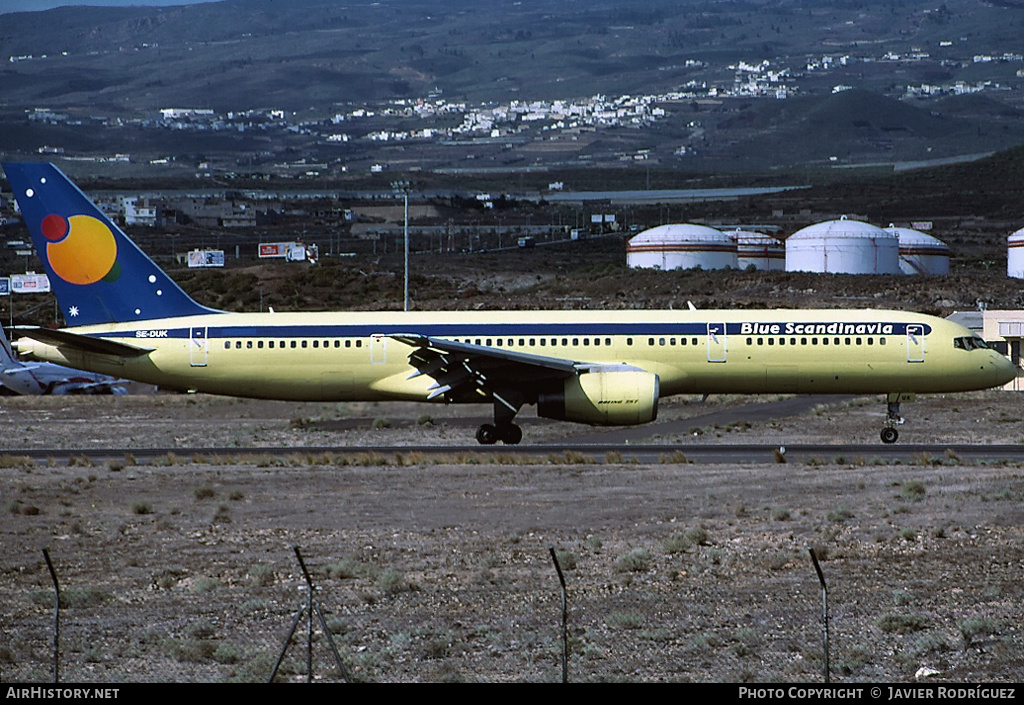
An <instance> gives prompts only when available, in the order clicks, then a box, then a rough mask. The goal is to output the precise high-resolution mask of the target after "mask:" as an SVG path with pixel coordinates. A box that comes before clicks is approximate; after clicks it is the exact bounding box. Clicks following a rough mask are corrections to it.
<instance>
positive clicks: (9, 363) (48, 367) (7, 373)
mask: <svg viewBox="0 0 1024 705" xmlns="http://www.w3.org/2000/svg"><path fill="white" fill-rule="evenodd" d="M119 382H120V380H116V379H114V378H113V377H108V376H106V375H99V374H94V373H91V372H82V371H81V370H73V369H71V368H69V367H62V366H60V365H54V364H52V363H49V362H36V363H24V362H21V361H20V360H18V359H16V358H15V357H14V352H13V351H12V350H11V344H10V342H9V341H8V340H7V335H6V334H5V333H4V330H3V328H0V388H3V389H5V390H7V391H8V392H10V393H12V394H22V395H33V394H54V395H64V394H118V395H120V394H127V392H128V390H127V389H126V388H125V387H124V385H123V384H120V383H119Z"/></svg>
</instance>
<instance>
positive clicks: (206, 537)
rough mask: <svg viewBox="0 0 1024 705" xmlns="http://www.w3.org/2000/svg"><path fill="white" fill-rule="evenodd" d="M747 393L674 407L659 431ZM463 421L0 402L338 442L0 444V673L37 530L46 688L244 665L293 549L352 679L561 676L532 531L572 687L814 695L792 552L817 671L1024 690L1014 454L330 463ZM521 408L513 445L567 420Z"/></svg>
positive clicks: (263, 661)
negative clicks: (102, 451)
mask: <svg viewBox="0 0 1024 705" xmlns="http://www.w3.org/2000/svg"><path fill="white" fill-rule="evenodd" d="M1017 399H1018V398H1017V397H1016V396H1014V395H1011V394H1008V393H1001V392H985V393H978V394H964V395H949V396H944V397H927V398H922V399H921V400H920V401H919V402H917V403H916V404H914V405H906V406H905V407H904V414H905V415H906V416H907V417H908V421H907V424H906V426H905V428H904V431H903V432H904V433H905V434H908V437H910V436H914V437H915V440H918V437H919V439H920V440H921V441H935V442H943V441H948V442H950V443H953V442H981V443H984V442H1012V443H1016V442H1019V441H1020V439H1021V437H1022V436H1024V430H1022V421H1021V418H1020V416H1021V414H1020V411H1019V401H1017ZM745 401H748V400H743V399H741V398H721V399H715V398H712V399H711V400H709V401H708V403H707V404H700V403H698V402H697V401H695V400H688V399H682V400H678V401H676V402H673V403H671V404H666V405H665V408H664V409H663V413H662V414H660V415H659V420H660V421H661V420H665V421H675V420H682V419H686V418H688V417H690V416H693V417H696V416H700V415H702V414H705V413H707V412H708V410H709V409H717V408H729V407H731V406H733V407H737V408H738V407H740V406H741V405H742V404H743V403H745ZM428 412H429V413H430V416H431V420H430V422H429V423H428V422H427V421H426V419H425V418H424V416H423V415H424V414H425V413H428ZM485 413H486V409H484V408H480V409H476V408H459V407H436V408H435V407H423V406H416V405H404V404H392V405H381V404H359V405H356V404H353V405H333V404H330V405H326V404H289V403H274V402H257V401H241V400H232V399H219V398H213V397H203V396H171V395H149V396H133V397H119V398H36V399H28V398H11V399H4V400H3V403H2V404H0V438H3V439H4V440H3V443H4V445H5V447H6V448H8V449H10V448H30V447H31V448H54V449H56V448H62V447H65V448H66V447H75V448H88V447H100V446H105V445H123V446H136V447H147V446H149V447H176V446H177V447H187V446H192V445H208V446H215V445H216V446H232V445H237V446H239V447H245V446H250V445H261V444H262V445H285V444H294V445H296V446H301V445H322V444H334V445H335V446H337V447H338V451H337V452H335V453H332V454H328V455H313V454H308V453H303V452H302V451H301V449H300V448H297V451H296V453H295V454H294V455H291V456H288V457H284V458H276V457H270V456H266V455H259V454H256V453H253V452H249V451H240V452H239V453H238V454H234V455H230V454H229V455H221V456H219V457H216V458H215V457H212V456H203V455H196V456H189V457H183V456H177V455H168V456H167V457H164V458H160V459H158V460H157V461H156V462H154V463H152V464H147V465H141V464H133V463H132V459H131V457H126V459H125V460H124V461H115V462H107V463H104V464H90V461H89V460H88V459H87V458H83V459H81V460H76V462H75V463H74V464H72V465H70V466H65V465H62V464H57V463H46V462H42V463H31V462H28V461H25V460H21V459H18V458H16V457H11V456H7V457H3V456H0V460H2V461H3V463H2V464H3V466H4V467H3V468H0V498H2V503H0V504H2V506H0V536H2V541H0V576H2V577H0V624H2V625H3V629H2V632H0V679H2V680H4V681H8V682H12V681H14V682H17V681H41V680H47V679H49V678H51V677H52V673H51V665H50V648H51V647H50V628H51V622H52V598H51V597H50V579H49V576H48V574H47V571H46V566H45V562H44V559H43V554H42V549H43V548H44V547H47V548H48V550H49V553H50V556H51V557H52V559H53V562H54V565H55V566H56V569H57V570H58V572H59V576H60V580H61V585H62V588H63V590H64V597H65V601H66V603H67V606H66V608H65V609H64V610H63V612H62V614H63V617H62V630H61V664H62V665H61V669H62V672H61V679H62V680H64V681H82V682H124V681H231V680H265V679H266V678H267V677H268V675H269V673H270V670H271V668H272V666H273V664H274V661H275V659H276V657H277V655H278V653H279V651H280V649H281V645H282V642H283V640H284V638H285V636H286V635H287V633H288V630H289V627H290V626H291V623H292V620H293V617H294V615H295V613H296V612H297V610H298V609H299V608H300V607H301V606H302V605H303V604H304V603H305V600H306V598H307V595H308V592H307V590H306V588H305V583H304V580H303V579H302V576H301V572H300V570H299V566H298V562H297V559H296V556H295V549H294V547H296V546H297V547H299V550H300V551H301V553H302V555H303V557H304V559H305V561H306V563H307V565H308V567H309V569H310V571H311V573H312V576H313V581H314V583H315V586H316V591H315V593H314V594H315V599H316V600H317V602H318V603H319V604H320V605H321V606H322V608H323V610H324V612H325V613H326V621H327V624H328V628H329V631H330V632H331V634H332V635H333V640H334V641H335V643H336V644H337V646H338V649H339V652H340V654H341V656H342V658H343V659H344V661H345V663H346V666H347V669H348V671H349V672H350V673H351V675H352V677H353V678H356V679H359V680H371V681H401V682H411V681H555V680H558V679H559V678H560V673H561V671H560V663H559V656H560V642H559V637H560V631H559V615H560V597H559V583H558V579H557V576H556V573H555V570H554V567H553V562H552V560H551V556H550V548H552V547H554V548H555V549H557V550H558V551H559V556H560V562H561V564H562V566H563V568H564V569H565V575H566V580H567V583H568V600H569V629H570V648H571V656H570V660H569V677H570V679H571V680H574V681H819V682H820V681H821V679H822V668H823V656H822V648H821V624H820V610H821V599H820V593H819V586H818V583H817V578H816V576H815V573H814V570H813V568H812V566H811V562H810V560H809V553H808V550H807V548H808V546H813V547H815V551H816V553H817V554H818V556H819V557H820V558H821V559H822V569H823V571H824V574H825V577H826V579H827V580H828V581H829V606H830V616H831V649H830V670H831V675H832V680H833V682H862V681H908V680H914V679H915V678H919V679H923V680H926V681H957V682H971V683H977V682H985V681H1007V682H1012V681H1019V680H1021V678H1022V677H1024V641H1022V635H1021V633H1020V627H1019V622H1020V620H1019V615H1020V603H1021V600H1022V597H1024V595H1022V592H1024V588H1022V587H1021V583H1020V579H1019V577H1020V573H1021V568H1022V563H1024V552H1022V546H1024V544H1022V541H1021V539H1022V536H1021V533H1022V528H1021V527H1022V520H1024V510H1021V509H1020V502H1021V499H1022V497H1024V479H1022V467H1021V465H1015V464H999V465H995V464H992V465H972V466H968V465H965V464H963V463H962V462H960V461H959V459H958V458H956V457H955V456H954V455H953V454H946V455H943V456H939V457H934V458H933V457H922V458H920V459H919V460H918V461H917V462H915V463H912V464H905V465H888V464H882V463H881V462H880V461H877V460H873V459H870V458H868V459H861V458H852V459H843V458H838V457H832V458H825V457H822V458H812V459H808V460H806V461H805V462H804V463H802V464H794V463H792V462H791V463H788V464H774V465H738V466H732V465H694V464H687V463H685V462H679V461H682V459H681V458H678V457H676V458H666V459H665V461H666V462H663V463H661V464H657V465H640V464H634V463H631V462H628V458H616V457H609V458H608V459H607V461H606V462H599V463H587V462H582V459H580V458H575V457H572V456H566V457H565V458H564V460H558V461H552V460H548V461H547V462H539V461H537V460H529V459H525V458H523V457H522V456H517V455H516V454H515V453H514V452H510V453H508V454H507V455H500V456H498V457H495V458H494V459H493V460H492V461H490V462H488V463H486V464H484V463H474V462H468V461H467V462H456V461H455V459H453V458H450V457H446V456H445V455H444V454H440V455H438V456H436V457H430V456H424V455H421V454H416V453H407V454H402V455H398V456H394V457H384V456H382V455H365V454H356V453H346V452H345V451H344V447H345V446H351V445H362V444H372V443H377V444H394V443H403V442H407V443H420V442H424V441H426V442H436V443H438V444H442V445H444V444H461V443H466V442H469V441H470V439H471V436H472V433H473V431H474V429H475V425H476V423H477V422H478V421H477V420H475V419H469V418H468V417H473V416H483V415H484V414H485ZM883 413H884V405H883V404H882V402H881V400H879V399H867V400H846V401H843V402H842V403H840V404H838V405H835V406H823V407H819V408H816V409H814V410H812V411H811V412H809V413H807V414H804V415H801V416H799V417H793V418H787V419H777V420H774V421H771V422H768V423H765V424H760V425H757V426H754V425H748V424H745V423H742V422H738V423H734V424H728V425H725V426H722V427H714V426H708V427H697V428H695V429H692V430H689V429H688V431H687V433H686V434H685V439H686V441H687V442H694V441H695V440H696V441H697V442H702V443H705V442H706V443H712V442H720V443H721V442H729V443H732V442H737V443H740V442H741V443H749V442H758V441H766V442H772V443H775V442H778V441H781V440H784V441H785V442H788V443H798V442H801V441H804V440H806V441H825V442H830V441H835V442H847V441H850V440H870V439H874V438H875V437H876V434H877V427H878V425H879V424H880V422H881V419H882V416H883ZM384 420H386V421H387V424H385V423H384ZM524 425H525V426H526V430H527V433H528V435H529V437H530V438H551V439H553V438H558V437H565V436H566V435H567V434H569V433H572V432H577V431H578V432H580V433H582V432H586V431H587V430H586V429H579V428H578V427H573V426H568V425H564V424H549V423H547V422H544V421H536V422H534V421H531V420H529V419H527V423H526V424H524ZM373 426H376V428H374V427H373ZM650 429H652V432H653V433H655V434H656V433H657V429H656V427H650ZM694 434H696V435H694ZM656 440H658V441H659V442H662V441H664V440H668V439H665V438H657V439H656ZM303 625H304V622H303ZM299 633H300V634H302V635H304V634H305V626H301V627H300V629H299ZM299 642H301V643H299ZM325 642H326V639H325V638H324V637H323V635H322V633H321V632H320V631H319V630H318V631H317V634H316V643H315V647H314V661H313V676H314V677H315V678H317V679H322V680H338V679H339V678H340V677H341V674H340V672H339V671H338V670H337V668H336V667H334V666H333V665H332V664H331V659H330V650H329V649H328V647H327V645H326V643H325ZM304 643H305V642H304V636H303V638H302V639H298V640H297V641H296V642H295V643H293V644H292V645H291V646H290V648H289V649H288V651H287V654H286V657H285V659H284V662H283V668H282V671H281V673H280V675H279V676H278V678H279V679H284V680H302V679H304V678H305V676H304V675H303V674H304V673H305V672H306V665H305V656H304V653H303V648H302V645H303V644H304Z"/></svg>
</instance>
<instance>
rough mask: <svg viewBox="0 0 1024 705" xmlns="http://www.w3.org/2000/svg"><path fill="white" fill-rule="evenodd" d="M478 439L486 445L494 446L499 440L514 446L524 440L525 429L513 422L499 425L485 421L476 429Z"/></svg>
mask: <svg viewBox="0 0 1024 705" xmlns="http://www.w3.org/2000/svg"><path fill="white" fill-rule="evenodd" d="M476 440H477V442H478V443H480V445H485V446H492V445H494V444H495V443H497V442H498V441H501V442H502V443H504V444H505V445H507V446H514V445H516V444H517V443H519V441H521V440H523V429H521V428H519V426H517V425H516V424H514V423H512V422H508V423H500V424H497V425H495V424H489V423H485V424H484V425H482V426H481V427H480V428H478V429H477V430H476Z"/></svg>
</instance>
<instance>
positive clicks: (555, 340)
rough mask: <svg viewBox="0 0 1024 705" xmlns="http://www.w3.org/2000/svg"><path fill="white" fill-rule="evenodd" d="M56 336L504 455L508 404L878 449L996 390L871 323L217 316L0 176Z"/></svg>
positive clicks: (1008, 369) (545, 315)
mask: <svg viewBox="0 0 1024 705" xmlns="http://www.w3.org/2000/svg"><path fill="white" fill-rule="evenodd" d="M4 171H5V172H6V175H7V178H8V181H9V182H10V184H11V187H12V189H13V190H14V194H15V197H16V198H17V200H18V203H19V205H20V208H21V212H22V214H23V217H24V220H25V223H26V225H27V227H28V229H29V231H30V233H31V235H32V238H33V241H34V243H35V247H36V251H37V252H38V253H39V255H40V258H41V259H42V260H43V264H44V267H45V271H46V273H47V274H48V275H49V277H50V282H51V286H52V287H53V289H54V291H55V293H56V295H57V299H58V302H59V304H60V306H61V308H62V310H63V313H64V317H65V320H66V321H67V322H68V323H69V324H70V325H69V327H67V328H64V329H60V330H50V329H44V328H38V329H31V330H26V331H24V333H23V337H22V338H21V339H20V340H19V343H18V349H19V350H20V351H21V352H23V353H26V354H29V355H31V356H33V357H35V358H37V359H40V360H47V361H50V362H55V363H58V364H67V365H70V366H73V367H78V368H82V369H88V370H93V371H96V372H101V373H104V374H110V375H116V376H118V377H123V378H126V379H132V380H136V381H139V382H145V383H148V384H155V385H159V386H161V387H165V388H172V389H179V390H185V391H196V392H207V393H212V394H222V395H231V396H241V397H254V398H264V399H283V400H296V401H299V400H302V401H359V400H361V401H378V400H402V401H409V400H415V401H430V402H444V403H468V402H485V403H490V404H492V405H493V410H494V422H493V423H485V424H483V425H481V426H480V427H479V429H478V430H477V433H476V438H477V441H478V442H479V443H481V444H485V445H490V444H494V443H497V442H498V441H501V442H503V443H505V444H509V445H514V444H516V443H519V442H520V441H521V440H522V437H523V433H522V430H521V428H520V427H519V426H518V425H517V424H516V423H514V420H515V418H516V415H517V414H518V413H519V411H520V409H521V408H522V407H523V406H525V405H536V409H537V415H538V416H541V417H544V418H549V419H557V420H562V421H571V422H577V423H584V424H591V425H610V426H616V425H634V424H643V423H647V422H650V421H653V420H655V418H656V416H657V411H658V402H659V400H660V399H662V398H663V397H669V396H673V395H677V394H704V395H707V394H765V393H795V394H799V393H818V394H820V393H834V394H884V395H886V401H887V413H886V420H885V423H884V426H883V428H882V431H881V438H882V441H883V442H885V443H893V442H895V441H896V440H897V438H898V435H899V434H898V431H897V429H896V426H897V425H898V424H900V423H902V419H901V418H900V415H899V414H900V403H901V402H903V401H911V400H913V399H914V397H915V395H916V394H923V393H942V392H960V391H969V390H977V389H985V388H988V387H994V386H998V385H1001V384H1004V383H1006V382H1008V381H1009V380H1011V379H1013V378H1014V377H1015V375H1016V368H1015V367H1014V365H1013V364H1012V363H1011V362H1010V361H1009V360H1007V359H1006V358H1005V357H1004V356H1003V355H1000V354H999V353H998V352H996V351H995V350H992V349H990V348H989V347H988V346H987V345H986V344H985V342H984V341H983V340H982V339H981V338H980V337H978V336H976V335H974V334H972V333H971V331H969V330H968V329H966V328H964V327H962V326H960V325H958V324H955V323H952V322H950V321H946V320H943V319H941V318H936V317H934V316H928V315H924V314H919V313H911V312H904V311H884V310H828V309H821V310H786V309H777V310H771V309H769V310H736V311H731V310H701V311H698V310H689V311H671V310H670V311H645V310H633V311H474V312H463V311H433V312H381V311H372V312H339V313H312V312H308V313H275V312H270V313H231V312H225V311H218V310H214V309H211V308H207V307H206V306H203V305H201V304H199V303H198V302H196V301H195V300H193V299H192V298H191V297H189V296H188V295H187V294H186V293H185V292H184V291H183V290H182V289H181V288H180V287H179V286H178V285H177V284H176V283H175V282H174V281H173V280H172V279H171V278H170V277H169V276H168V275H167V274H166V273H164V272H163V271H162V270H161V269H160V268H159V267H158V266H157V265H156V264H155V263H154V262H153V261H152V260H151V259H150V258H149V257H148V256H146V254H145V253H144V252H142V250H141V249H139V248H138V247H137V246H136V245H135V243H133V242H132V241H131V240H130V239H129V238H128V236H127V235H125V233H124V232H122V231H121V229H120V228H118V227H117V226H116V225H115V224H114V223H113V222H111V221H110V220H109V219H108V218H107V216H106V215H104V214H103V212H102V211H101V210H100V209H99V208H97V207H96V205H95V204H94V203H93V202H92V201H90V200H89V198H88V197H87V196H86V195H85V194H84V193H82V191H80V190H79V189H78V187H77V186H75V185H74V184H73V183H72V182H71V181H70V180H69V179H68V178H67V177H66V176H65V175H64V174H63V173H62V172H61V171H60V170H59V169H57V168H56V167H55V166H53V165H52V164H47V163H19V164H13V163H11V164H4Z"/></svg>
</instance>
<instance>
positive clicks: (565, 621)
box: [548, 546, 569, 683]
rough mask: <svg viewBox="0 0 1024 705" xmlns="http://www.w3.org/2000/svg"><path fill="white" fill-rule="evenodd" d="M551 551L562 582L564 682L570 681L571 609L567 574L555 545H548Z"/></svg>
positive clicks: (559, 579)
mask: <svg viewBox="0 0 1024 705" xmlns="http://www.w3.org/2000/svg"><path fill="white" fill-rule="evenodd" d="M548 550H549V551H550V552H551V560H552V561H554V562H555V570H556V571H557V572H558V581H559V582H560V583H561V584H562V682H563V683H568V682H569V629H568V621H569V611H568V608H567V606H566V605H567V601H566V591H565V575H563V574H562V566H561V565H559V563H558V556H557V555H556V554H555V547H554V546H548Z"/></svg>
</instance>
